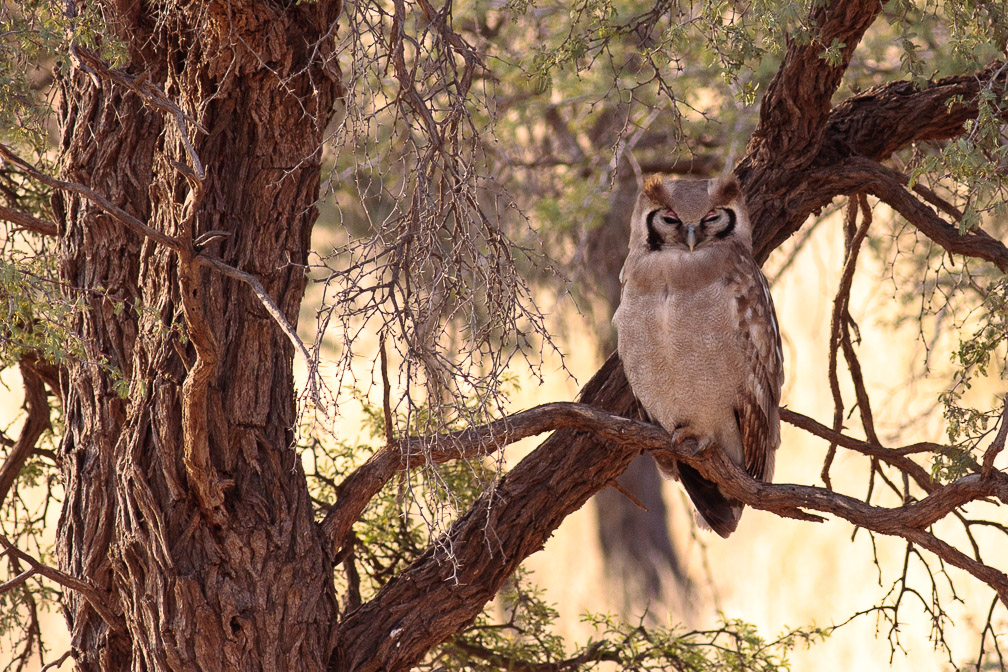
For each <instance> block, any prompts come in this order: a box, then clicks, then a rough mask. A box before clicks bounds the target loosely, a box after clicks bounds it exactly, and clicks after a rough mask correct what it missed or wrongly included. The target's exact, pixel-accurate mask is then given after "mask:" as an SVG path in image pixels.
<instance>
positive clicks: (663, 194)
mask: <svg viewBox="0 0 1008 672" xmlns="http://www.w3.org/2000/svg"><path fill="white" fill-rule="evenodd" d="M644 195H645V196H647V197H648V198H649V199H651V201H652V202H654V203H665V202H667V201H668V191H666V190H665V181H664V180H663V179H662V176H661V175H650V176H648V178H647V179H646V180H645V181H644Z"/></svg>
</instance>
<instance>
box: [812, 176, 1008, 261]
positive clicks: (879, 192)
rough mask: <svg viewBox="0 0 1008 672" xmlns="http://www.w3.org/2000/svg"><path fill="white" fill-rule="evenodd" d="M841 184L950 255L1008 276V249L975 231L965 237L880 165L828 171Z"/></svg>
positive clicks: (983, 232)
mask: <svg viewBox="0 0 1008 672" xmlns="http://www.w3.org/2000/svg"><path fill="white" fill-rule="evenodd" d="M830 172H831V174H832V175H834V176H835V177H836V179H837V180H839V181H841V182H846V183H847V184H849V185H851V186H853V185H855V184H859V185H860V186H861V187H862V188H863V189H864V190H865V191H867V192H868V193H870V194H872V195H873V196H877V197H878V198H879V199H881V200H882V201H883V202H885V203H887V204H889V205H890V206H892V208H893V209H894V210H895V211H896V212H898V213H899V214H900V215H902V216H903V217H904V218H905V219H906V220H907V221H908V222H910V223H911V224H913V225H914V226H915V227H916V228H917V229H918V230H919V231H920V232H921V233H923V234H924V235H925V236H927V237H928V238H930V239H931V240H933V241H934V242H936V243H938V244H939V245H941V246H942V247H943V248H945V249H946V250H947V251H949V252H951V253H953V254H961V255H963V256H967V257H976V258H978V259H984V260H985V261H989V262H991V263H992V264H994V265H995V266H997V267H998V268H999V269H1001V270H1002V271H1004V272H1008V247H1005V245H1004V243H1002V242H1001V241H999V240H997V239H996V238H993V237H991V236H990V235H989V234H987V232H985V231H984V230H983V229H980V228H979V227H978V228H976V229H974V230H972V231H969V232H967V233H965V234H962V233H960V232H959V228H958V227H956V226H952V225H951V224H949V223H948V222H946V221H945V220H944V219H942V218H941V217H939V216H938V215H937V213H935V211H934V210H932V209H931V208H929V207H928V206H927V205H926V204H924V203H923V202H921V200H920V199H918V198H917V197H916V196H914V195H913V194H911V193H910V192H909V191H907V189H906V187H905V185H906V184H907V182H908V180H907V177H906V176H905V175H903V174H901V173H899V172H897V171H895V170H893V169H891V168H887V167H886V166H883V165H882V164H880V163H878V162H876V161H872V160H870V159H863V158H851V159H849V160H848V161H846V162H844V163H843V164H841V165H839V166H834V167H832V168H831V169H830Z"/></svg>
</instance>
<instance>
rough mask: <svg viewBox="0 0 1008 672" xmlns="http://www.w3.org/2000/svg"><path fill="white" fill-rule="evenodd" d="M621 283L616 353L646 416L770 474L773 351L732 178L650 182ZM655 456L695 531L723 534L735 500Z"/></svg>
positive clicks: (772, 330)
mask: <svg viewBox="0 0 1008 672" xmlns="http://www.w3.org/2000/svg"><path fill="white" fill-rule="evenodd" d="M620 282H621V284H622V294H621V297H620V305H619V308H618V309H617V310H616V314H615V316H614V317H613V323H614V324H615V326H616V331H617V343H618V349H619V355H620V358H621V359H622V360H623V368H624V370H625V371H626V376H627V380H628V381H629V383H630V388H631V389H632V390H633V393H634V395H635V396H636V397H637V399H638V401H639V402H640V404H641V406H642V407H643V408H644V411H645V412H646V413H647V415H648V416H649V417H650V418H651V420H652V421H655V422H657V423H659V424H660V425H661V426H662V427H664V428H665V429H667V430H668V431H670V432H671V431H673V430H675V429H679V430H680V436H693V437H695V438H696V439H697V441H698V444H699V445H700V446H701V447H703V448H706V447H707V446H711V447H716V448H712V449H717V450H720V451H722V453H723V454H724V455H725V456H727V457H728V458H729V459H731V460H732V461H733V462H734V463H736V464H738V465H739V466H740V467H742V468H743V469H745V470H746V471H747V472H748V473H749V474H750V475H751V476H752V477H753V478H755V479H757V480H761V481H770V479H771V477H772V476H773V470H774V453H775V452H776V450H777V447H778V446H779V445H780V415H779V410H778V405H779V403H780V394H781V385H782V384H783V382H784V369H783V357H782V355H781V341H780V331H779V329H778V327H777V317H776V315H775V313H774V307H773V301H772V300H771V298H770V289H769V287H768V286H767V281H766V278H764V277H763V273H762V272H760V269H759V266H758V265H757V263H756V261H755V260H754V259H753V257H752V231H751V229H750V226H749V216H748V214H747V213H746V208H745V203H744V202H743V199H742V195H741V193H740V190H739V186H738V182H737V181H736V180H735V177H734V176H732V175H728V176H725V177H720V178H716V179H712V180H670V179H663V178H661V177H659V176H653V177H651V178H649V179H648V180H647V182H646V183H645V185H644V189H643V191H642V192H641V194H640V195H639V196H638V198H637V204H636V205H635V206H634V210H633V215H632V216H631V220H630V250H629V252H628V253H627V258H626V262H625V263H624V264H623V270H622V271H621V272H620ZM655 459H656V460H657V462H658V466H659V467H660V468H661V470H662V471H663V472H665V474H666V475H668V476H670V477H673V478H677V479H678V480H679V481H680V482H681V483H682V484H683V487H684V488H685V489H686V492H687V494H689V496H690V499H692V500H693V504H694V506H695V507H696V510H697V522H698V523H699V524H700V525H701V526H703V527H708V528H710V529H712V530H714V531H715V532H717V533H718V534H720V535H721V536H722V537H727V536H728V535H730V534H731V533H732V532H734V531H735V528H736V527H737V526H738V522H739V518H740V517H741V515H742V503H741V502H739V501H738V500H735V499H731V498H728V497H726V496H725V495H724V494H723V493H722V492H721V491H720V490H719V489H718V487H717V485H716V484H714V483H712V482H711V481H708V480H706V479H705V478H703V477H702V476H701V475H700V474H699V472H697V471H696V470H695V469H694V468H692V467H690V466H689V465H687V464H685V463H682V462H677V461H676V460H674V459H672V458H670V457H668V456H667V455H666V456H662V455H656V456H655Z"/></svg>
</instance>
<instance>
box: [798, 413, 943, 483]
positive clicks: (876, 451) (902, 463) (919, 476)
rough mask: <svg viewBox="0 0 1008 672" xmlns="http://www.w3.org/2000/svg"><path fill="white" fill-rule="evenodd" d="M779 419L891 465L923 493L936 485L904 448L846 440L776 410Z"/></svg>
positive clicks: (810, 421)
mask: <svg viewBox="0 0 1008 672" xmlns="http://www.w3.org/2000/svg"><path fill="white" fill-rule="evenodd" d="M780 417H781V420H783V421H784V422H787V423H788V424H791V425H794V426H795V427H798V428H799V429H804V430H805V431H806V432H808V433H809V434H813V435H815V436H818V437H819V438H821V439H825V440H826V441H829V442H830V445H838V446H843V447H844V448H847V449H848V450H853V451H855V452H858V453H861V454H862V455H866V456H868V457H875V458H878V459H880V460H882V461H883V462H886V463H887V464H891V465H892V466H894V467H896V468H897V469H899V470H900V471H902V472H904V473H906V474H909V475H910V477H911V478H913V479H914V482H916V483H917V485H919V486H920V487H921V489H923V490H924V491H925V492H931V491H933V490H934V489H935V488H936V487H937V486H938V483H937V482H935V481H933V480H932V479H931V476H930V474H928V472H927V470H926V469H924V467H922V466H921V465H919V464H917V463H916V462H914V461H913V460H911V459H909V458H908V457H907V456H906V452H904V451H906V450H907V449H906V448H884V447H882V446H880V445H878V444H875V443H869V442H867V441H861V440H860V439H855V438H853V437H850V436H847V435H846V434H842V433H840V432H838V431H835V430H832V429H830V428H829V427H827V426H826V425H823V424H820V423H818V422H816V421H815V420H813V419H812V418H810V417H808V416H807V415H802V414H801V413H796V412H795V411H792V410H790V409H788V408H783V407H782V408H781V409H780ZM909 448H910V450H911V452H924V451H925V450H928V451H931V450H934V449H936V448H945V449H946V450H948V451H949V452H951V449H948V448H947V447H946V446H938V445H937V444H928V446H927V448H926V449H923V448H919V447H918V446H911V447H909Z"/></svg>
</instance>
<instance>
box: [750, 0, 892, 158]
mask: <svg viewBox="0 0 1008 672" xmlns="http://www.w3.org/2000/svg"><path fill="white" fill-rule="evenodd" d="M881 11H882V3H881V2H880V1H879V0H832V1H831V2H829V3H827V4H826V5H824V6H821V7H819V8H817V9H815V10H814V11H813V14H812V21H813V23H815V24H816V25H817V26H818V27H819V29H818V31H817V34H816V36H815V39H813V40H812V41H810V42H809V43H808V44H798V43H797V42H792V43H791V44H790V45H789V46H788V49H787V52H786V53H785V55H784V62H783V63H781V66H780V68H779V69H778V70H777V74H776V75H775V76H774V79H773V81H772V82H771V83H770V85H769V86H768V87H767V92H766V95H765V96H764V97H763V103H762V106H761V107H760V121H759V124H758V125H757V126H756V130H755V131H753V135H752V140H751V142H750V144H749V156H748V157H747V159H746V161H747V162H755V163H760V164H769V163H770V162H773V161H774V160H775V157H776V160H778V161H779V159H780V157H782V156H787V157H788V160H789V161H791V162H797V163H800V164H805V165H808V163H809V162H811V160H812V158H813V157H814V155H815V153H816V152H817V151H818V148H819V142H820V139H821V135H822V132H823V128H824V126H825V119H826V116H827V114H828V113H829V111H830V107H831V100H832V98H833V94H834V93H836V90H837V88H838V87H839V86H840V80H841V79H842V78H843V74H844V72H845V71H846V70H847V66H848V64H849V63H850V59H851V55H852V54H853V53H854V49H855V48H856V47H857V45H858V43H859V42H860V41H861V38H862V36H864V33H865V31H866V30H868V27H869V26H870V25H871V24H872V23H873V22H874V21H875V18H876V17H877V16H878V15H879V13H880V12H881ZM834 44H837V45H839V44H842V45H843V47H842V48H841V49H840V54H839V59H838V62H837V64H836V65H830V64H829V63H827V61H826V60H825V59H824V58H823V52H824V51H825V50H826V49H827V48H828V47H830V46H831V45H834Z"/></svg>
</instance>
